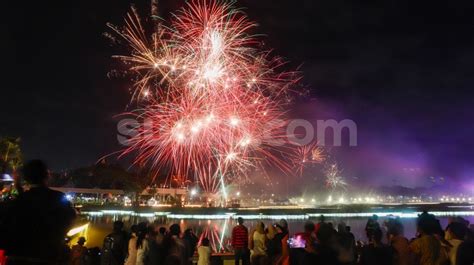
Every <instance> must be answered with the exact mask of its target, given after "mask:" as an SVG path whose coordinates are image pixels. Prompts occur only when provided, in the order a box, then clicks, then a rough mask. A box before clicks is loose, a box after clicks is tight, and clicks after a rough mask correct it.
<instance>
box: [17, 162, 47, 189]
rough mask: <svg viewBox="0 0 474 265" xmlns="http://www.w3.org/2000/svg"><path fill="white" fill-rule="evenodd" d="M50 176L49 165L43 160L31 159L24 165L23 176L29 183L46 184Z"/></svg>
mask: <svg viewBox="0 0 474 265" xmlns="http://www.w3.org/2000/svg"><path fill="white" fill-rule="evenodd" d="M48 176H49V172H48V166H47V165H46V164H45V163H44V162H43V161H41V160H38V159H35V160H30V161H28V162H26V164H25V165H24V166H23V177H24V178H25V180H26V181H27V182H28V183H29V184H33V185H46V180H47V179H48Z"/></svg>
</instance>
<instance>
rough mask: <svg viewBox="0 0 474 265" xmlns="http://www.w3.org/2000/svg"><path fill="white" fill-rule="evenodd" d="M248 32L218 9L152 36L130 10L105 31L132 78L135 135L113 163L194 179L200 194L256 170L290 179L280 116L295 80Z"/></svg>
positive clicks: (202, 8) (241, 21)
mask: <svg viewBox="0 0 474 265" xmlns="http://www.w3.org/2000/svg"><path fill="white" fill-rule="evenodd" d="M254 27H255V24H254V23H252V22H250V21H249V20H248V19H247V18H246V16H245V15H244V14H243V13H242V12H240V11H239V10H235V9H233V7H232V5H231V4H230V3H222V2H218V1H192V2H190V3H189V4H188V5H187V6H186V7H185V8H183V9H182V10H180V11H179V12H178V13H177V14H175V15H174V19H173V20H172V21H171V23H170V25H169V26H164V25H161V24H160V25H155V27H154V28H155V30H154V32H153V33H152V34H146V31H145V30H144V27H143V26H142V20H141V19H140V17H139V16H138V15H137V12H136V11H135V10H132V12H131V13H130V14H128V16H127V18H126V27H124V28H123V29H118V28H115V27H113V29H114V30H115V31H116V32H117V33H118V34H119V35H120V36H122V37H123V38H124V39H125V40H126V41H127V43H128V44H129V46H130V48H131V53H130V54H129V55H124V56H117V57H118V58H120V59H121V60H123V61H124V62H126V65H127V66H128V67H129V72H131V73H133V74H134V76H135V77H136V82H135V85H134V87H135V89H134V93H133V97H132V100H133V101H136V102H137V105H138V108H137V109H136V110H134V111H132V112H131V113H129V114H132V115H134V116H135V117H136V118H137V119H138V120H139V121H141V122H142V125H143V126H141V127H140V128H139V133H138V134H137V135H135V136H134V137H132V139H130V144H131V145H130V146H129V147H128V148H126V149H125V150H124V151H123V153H122V155H125V154H128V153H131V152H136V154H137V156H136V160H135V163H136V164H140V165H142V164H146V163H149V164H150V165H151V166H152V168H153V169H154V170H159V169H162V168H168V169H170V171H171V174H172V175H178V176H186V177H187V178H195V179H197V180H199V181H200V183H201V185H202V187H203V189H204V190H205V191H206V192H210V193H216V192H217V191H218V190H219V188H221V187H222V185H223V184H224V182H225V181H226V180H228V179H231V178H235V177H236V176H238V177H239V178H240V177H246V176H247V175H248V173H249V172H250V170H252V169H253V168H255V167H256V166H258V165H262V164H263V163H262V161H265V162H267V163H269V164H272V165H276V166H278V167H279V168H280V169H282V170H284V171H290V169H291V166H290V165H287V163H286V162H284V161H282V160H281V157H282V156H281V152H283V151H284V149H285V148H287V147H285V146H284V139H286V136H285V131H284V126H285V125H286V121H285V111H284V107H285V106H287V104H288V102H289V92H290V89H289V88H290V86H291V85H293V84H294V83H295V82H296V81H297V80H298V75H297V73H295V72H285V71H280V70H279V69H281V66H282V65H283V64H284V63H283V62H282V60H280V59H279V58H274V57H271V56H270V54H269V52H268V51H265V50H261V49H260V48H261V47H260V46H261V42H260V41H258V40H257V39H256V38H255V37H254V36H252V35H251V34H249V31H250V30H251V29H252V28H254ZM224 193H225V191H224Z"/></svg>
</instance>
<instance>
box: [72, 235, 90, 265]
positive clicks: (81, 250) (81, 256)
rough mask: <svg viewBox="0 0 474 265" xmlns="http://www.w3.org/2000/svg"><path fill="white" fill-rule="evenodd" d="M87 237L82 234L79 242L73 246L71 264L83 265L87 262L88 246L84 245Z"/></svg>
mask: <svg viewBox="0 0 474 265" xmlns="http://www.w3.org/2000/svg"><path fill="white" fill-rule="evenodd" d="M84 243H86V239H85V238H84V237H83V236H81V237H80V238H79V240H78V241H77V244H76V245H74V246H72V248H71V265H82V264H84V263H85V259H86V255H87V248H86V247H84Z"/></svg>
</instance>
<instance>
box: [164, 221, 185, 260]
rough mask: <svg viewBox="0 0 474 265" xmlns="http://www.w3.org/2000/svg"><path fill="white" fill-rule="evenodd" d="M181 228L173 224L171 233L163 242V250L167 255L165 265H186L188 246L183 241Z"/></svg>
mask: <svg viewBox="0 0 474 265" xmlns="http://www.w3.org/2000/svg"><path fill="white" fill-rule="evenodd" d="M180 236H181V228H180V226H179V224H172V225H171V226H170V228H169V233H168V234H167V235H166V236H165V239H164V240H163V249H164V253H165V262H164V264H169V265H186V264H187V258H186V256H187V255H186V244H185V242H184V240H183V239H181V237H180Z"/></svg>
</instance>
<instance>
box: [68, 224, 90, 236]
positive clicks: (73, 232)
mask: <svg viewBox="0 0 474 265" xmlns="http://www.w3.org/2000/svg"><path fill="white" fill-rule="evenodd" d="M88 227H89V223H87V224H85V225H81V226H78V227H74V228H72V229H71V230H69V231H68V232H67V236H73V235H76V234H79V233H81V232H82V231H84V230H86V229H87V228H88Z"/></svg>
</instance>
